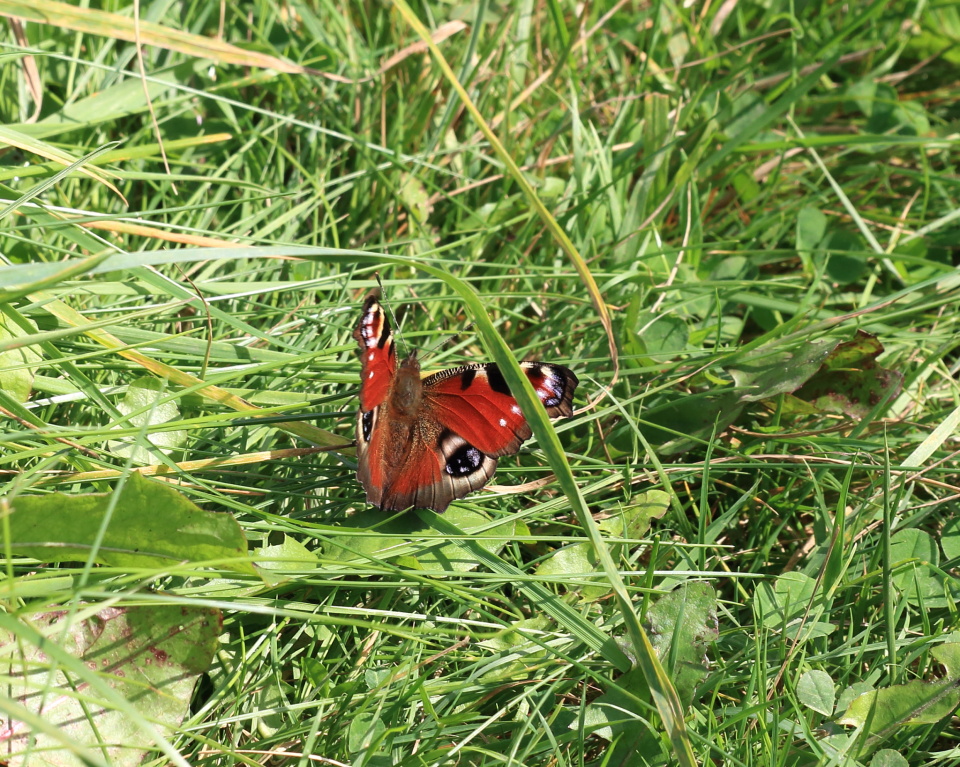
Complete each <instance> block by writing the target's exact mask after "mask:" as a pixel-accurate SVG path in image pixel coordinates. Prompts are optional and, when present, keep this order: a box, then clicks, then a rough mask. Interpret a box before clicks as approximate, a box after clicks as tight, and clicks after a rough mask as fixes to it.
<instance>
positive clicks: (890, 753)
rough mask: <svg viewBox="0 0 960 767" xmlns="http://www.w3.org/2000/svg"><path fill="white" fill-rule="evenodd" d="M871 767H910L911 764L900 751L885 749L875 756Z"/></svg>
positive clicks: (871, 761)
mask: <svg viewBox="0 0 960 767" xmlns="http://www.w3.org/2000/svg"><path fill="white" fill-rule="evenodd" d="M870 767H910V762H908V761H907V759H906V757H904V756H903V754H901V753H900V752H899V751H894V750H893V749H890V748H883V749H880V750H879V751H877V753H875V754H874V755H873V759H871V760H870Z"/></svg>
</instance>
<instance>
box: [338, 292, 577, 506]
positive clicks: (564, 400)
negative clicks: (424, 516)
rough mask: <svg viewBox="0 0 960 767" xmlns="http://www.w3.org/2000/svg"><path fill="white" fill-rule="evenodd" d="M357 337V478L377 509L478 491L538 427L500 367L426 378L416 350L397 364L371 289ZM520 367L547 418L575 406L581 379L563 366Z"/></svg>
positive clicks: (441, 502) (437, 502) (438, 502)
mask: <svg viewBox="0 0 960 767" xmlns="http://www.w3.org/2000/svg"><path fill="white" fill-rule="evenodd" d="M353 337H354V338H355V339H356V340H357V343H358V344H360V354H361V358H362V364H361V368H360V370H361V372H360V376H361V381H360V410H359V411H358V412H357V461H358V466H357V479H359V480H360V484H362V485H363V487H364V489H365V490H366V491H367V501H369V502H370V503H372V504H374V505H376V506H379V507H380V508H381V509H384V510H386V509H395V510H402V509H409V508H411V507H414V508H421V509H433V510H434V511H438V512H442V511H444V510H445V509H446V508H447V506H449V505H450V502H451V501H454V500H456V499H458V498H463V497H464V496H465V495H467V493H471V492H473V491H474V490H479V489H480V488H481V487H483V486H484V485H485V484H487V482H488V481H489V479H490V477H492V476H493V472H494V470H495V469H496V468H497V459H498V458H499V457H500V456H503V455H512V454H513V453H516V452H517V451H518V450H519V449H520V445H521V444H522V443H523V441H524V440H526V439H529V438H530V436H531V434H532V433H533V432H532V431H531V430H530V426H529V425H528V424H527V421H526V419H525V418H524V417H523V413H522V412H521V410H520V406H519V405H518V404H517V401H516V400H515V399H514V398H513V395H511V394H510V389H509V388H508V387H507V383H506V381H505V380H504V378H503V374H502V373H501V372H500V370H499V368H498V367H497V366H496V364H494V363H492V362H488V363H484V364H475V365H464V366H463V367H459V368H454V369H452V370H443V371H441V372H439V373H434V374H433V375H429V376H427V377H426V378H421V377H420V363H419V362H418V361H417V353H416V351H413V352H411V353H410V355H409V356H408V357H407V358H406V359H404V360H403V361H402V362H400V365H399V366H398V365H397V352H396V348H395V347H394V343H393V331H392V330H391V328H390V323H389V321H388V320H387V317H386V314H385V312H384V310H383V307H382V306H381V305H380V297H379V293H378V292H376V291H374V292H372V293H370V294H369V295H368V296H367V299H366V300H365V301H364V302H363V310H362V313H361V315H360V322H359V323H357V327H356V330H354V331H353ZM521 367H522V368H523V370H524V372H525V373H526V374H527V378H529V379H530V383H532V384H533V388H534V389H535V390H536V392H537V395H538V396H539V397H540V401H541V402H543V404H544V407H546V409H547V413H548V415H550V416H551V417H557V416H569V415H571V414H572V413H573V408H572V406H571V403H572V402H573V392H574V391H575V390H576V388H577V384H578V383H579V381H578V380H577V377H576V376H575V375H574V374H573V372H572V371H571V370H569V369H568V368H565V367H564V366H563V365H551V364H547V363H543V362H523V363H521Z"/></svg>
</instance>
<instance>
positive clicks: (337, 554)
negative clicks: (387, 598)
mask: <svg viewBox="0 0 960 767" xmlns="http://www.w3.org/2000/svg"><path fill="white" fill-rule="evenodd" d="M444 518H445V519H447V520H448V521H450V522H452V523H453V524H454V525H456V526H457V527H458V528H459V529H460V530H462V531H463V532H464V533H465V534H467V535H471V540H472V541H473V543H475V544H476V545H478V546H480V547H481V548H482V549H484V550H485V551H488V552H490V553H496V552H498V551H500V550H501V549H502V548H503V547H504V545H506V543H507V541H508V540H512V539H513V537H514V535H516V522H515V521H514V520H512V519H508V520H506V521H504V522H501V523H500V524H496V525H492V524H491V518H490V517H489V516H488V515H487V514H485V513H483V512H481V511H477V510H475V509H472V508H469V507H467V506H461V505H459V504H458V505H455V506H451V507H450V508H449V509H448V510H447V511H446V512H445V513H444ZM350 523H351V526H352V527H353V528H354V529H355V532H350V531H344V533H343V534H342V535H336V536H331V538H330V539H329V540H328V541H327V542H326V543H325V544H324V546H323V553H324V556H326V557H327V558H329V559H333V560H337V561H343V562H352V561H364V560H367V559H373V560H378V559H395V558H397V557H401V556H402V557H404V564H405V565H406V566H409V567H418V568H420V569H424V570H445V571H449V572H468V571H470V570H474V569H476V567H477V561H476V557H474V556H473V555H472V554H471V553H470V551H469V548H468V547H466V546H464V545H463V544H461V543H459V542H457V541H448V540H446V539H442V538H435V542H431V541H430V540H429V539H430V537H432V536H433V533H432V528H431V526H430V525H429V524H427V523H425V522H423V521H421V520H420V518H419V517H418V516H417V515H416V514H396V515H394V516H393V517H389V518H385V515H384V513H383V512H382V511H377V510H369V511H362V512H360V513H359V514H354V515H353V516H352V517H350ZM424 538H426V540H423V539H424Z"/></svg>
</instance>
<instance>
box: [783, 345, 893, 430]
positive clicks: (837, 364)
mask: <svg viewBox="0 0 960 767" xmlns="http://www.w3.org/2000/svg"><path fill="white" fill-rule="evenodd" d="M881 352H883V345H882V344H881V343H880V342H879V341H878V340H877V338H876V337H874V336H872V335H870V334H869V333H864V332H863V331H862V330H858V331H857V336H856V338H854V339H853V340H852V341H846V342H844V343H842V344H839V345H837V347H836V348H835V349H833V350H832V351H831V353H830V354H829V355H828V356H827V357H826V358H825V359H824V360H823V367H822V368H821V369H820V370H819V371H818V372H817V374H816V375H815V376H813V377H812V378H811V379H810V380H809V381H807V383H806V384H804V385H803V386H802V387H801V388H799V389H797V390H796V391H795V392H794V395H795V396H796V397H799V398H800V399H802V400H806V401H807V402H809V403H811V404H812V405H814V406H815V407H816V408H818V409H819V410H822V411H823V412H825V413H838V414H844V415H848V416H850V417H851V418H865V417H866V416H867V415H868V414H869V413H870V411H871V410H872V409H873V408H874V407H875V406H876V405H877V404H878V403H879V402H881V401H883V400H885V399H887V400H889V399H892V398H893V397H895V396H897V394H899V392H900V388H901V387H902V385H903V374H902V373H900V372H898V371H896V370H888V369H886V368H881V367H880V366H879V365H877V360H876V358H877V356H878V355H880V353H881Z"/></svg>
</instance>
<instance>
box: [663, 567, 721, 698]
mask: <svg viewBox="0 0 960 767" xmlns="http://www.w3.org/2000/svg"><path fill="white" fill-rule="evenodd" d="M647 620H648V621H649V622H650V641H651V642H652V643H653V646H654V648H655V649H656V651H657V655H658V656H659V657H660V662H661V663H662V664H663V667H664V669H665V670H666V672H667V674H668V675H669V676H670V679H671V681H672V682H673V686H674V687H675V688H676V690H677V695H678V696H679V697H680V701H681V702H682V703H683V704H684V705H689V704H690V703H692V702H693V695H694V691H695V690H696V687H697V684H699V683H700V681H701V680H702V679H703V677H704V676H706V674H707V655H706V653H707V649H708V646H709V645H710V644H711V643H712V642H715V641H716V640H717V637H718V635H719V630H718V625H717V595H716V592H715V591H714V589H713V587H712V586H710V584H708V583H705V582H703V581H690V582H688V583H684V584H682V585H680V586H679V587H678V588H676V589H674V590H673V591H671V592H670V593H669V594H667V595H666V596H664V597H661V598H660V599H659V600H658V601H657V603H656V604H655V605H653V607H651V608H650V611H649V612H648V613H647Z"/></svg>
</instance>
